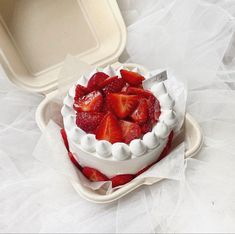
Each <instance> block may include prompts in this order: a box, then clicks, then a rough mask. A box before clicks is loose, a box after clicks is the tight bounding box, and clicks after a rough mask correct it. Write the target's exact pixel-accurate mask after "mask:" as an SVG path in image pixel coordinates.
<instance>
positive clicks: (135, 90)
mask: <svg viewBox="0 0 235 234" xmlns="http://www.w3.org/2000/svg"><path fill="white" fill-rule="evenodd" d="M126 92H127V93H128V94H135V95H138V96H140V97H145V98H149V97H150V96H152V95H153V94H152V93H151V92H150V91H148V90H144V89H142V88H136V87H131V86H130V87H128V88H127V91H126Z"/></svg>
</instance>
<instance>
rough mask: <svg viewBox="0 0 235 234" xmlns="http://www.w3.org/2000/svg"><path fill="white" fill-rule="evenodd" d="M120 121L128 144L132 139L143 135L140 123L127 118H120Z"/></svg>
mask: <svg viewBox="0 0 235 234" xmlns="http://www.w3.org/2000/svg"><path fill="white" fill-rule="evenodd" d="M119 122H120V126H121V129H122V135H123V138H124V142H125V143H126V144H129V143H130V142H131V141H132V140H134V139H137V138H140V137H141V129H140V126H139V125H138V124H136V123H132V122H129V121H125V120H120V121H119Z"/></svg>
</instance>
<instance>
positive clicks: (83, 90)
mask: <svg viewBox="0 0 235 234" xmlns="http://www.w3.org/2000/svg"><path fill="white" fill-rule="evenodd" d="M88 93H89V90H88V88H87V87H84V86H82V85H77V86H76V89H75V97H74V101H75V102H77V101H78V99H79V98H80V97H83V96H84V95H86V94H88Z"/></svg>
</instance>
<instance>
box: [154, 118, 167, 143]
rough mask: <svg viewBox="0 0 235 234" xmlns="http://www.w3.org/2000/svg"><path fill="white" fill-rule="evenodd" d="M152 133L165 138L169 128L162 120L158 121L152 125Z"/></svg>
mask: <svg viewBox="0 0 235 234" xmlns="http://www.w3.org/2000/svg"><path fill="white" fill-rule="evenodd" d="M154 133H155V135H156V136H157V137H159V138H162V139H165V138H166V137H168V134H169V129H168V127H167V125H166V124H165V123H164V122H158V123H157V125H156V126H155V127H154Z"/></svg>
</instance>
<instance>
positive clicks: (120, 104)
mask: <svg viewBox="0 0 235 234" xmlns="http://www.w3.org/2000/svg"><path fill="white" fill-rule="evenodd" d="M107 101H108V103H109V105H110V107H111V108H112V110H113V112H114V113H115V114H116V116H118V117H119V118H125V117H127V116H128V115H130V114H131V113H132V112H133V111H134V110H135V108H136V107H137V105H138V102H139V101H138V96H136V95H126V94H118V93H109V94H108V95H107Z"/></svg>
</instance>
